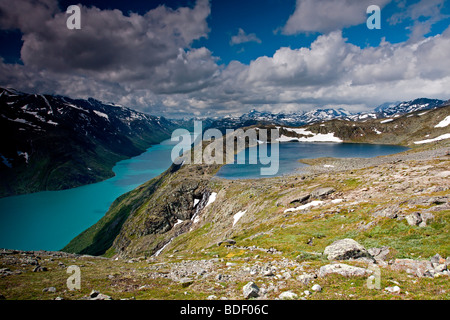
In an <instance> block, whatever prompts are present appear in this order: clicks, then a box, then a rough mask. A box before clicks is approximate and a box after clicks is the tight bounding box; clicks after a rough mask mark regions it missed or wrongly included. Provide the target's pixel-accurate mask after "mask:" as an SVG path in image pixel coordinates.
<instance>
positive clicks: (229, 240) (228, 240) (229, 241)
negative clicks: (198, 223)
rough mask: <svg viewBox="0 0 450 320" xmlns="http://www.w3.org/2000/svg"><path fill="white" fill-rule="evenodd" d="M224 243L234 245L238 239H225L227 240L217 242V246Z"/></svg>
mask: <svg viewBox="0 0 450 320" xmlns="http://www.w3.org/2000/svg"><path fill="white" fill-rule="evenodd" d="M223 243H225V244H226V245H229V246H232V245H235V244H236V241H234V240H232V239H225V240H222V241H219V242H218V243H217V246H218V247H220V246H221V245H222V244H223Z"/></svg>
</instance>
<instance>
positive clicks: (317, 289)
mask: <svg viewBox="0 0 450 320" xmlns="http://www.w3.org/2000/svg"><path fill="white" fill-rule="evenodd" d="M311 290H312V291H316V292H320V291H322V287H321V286H320V285H318V284H315V285H313V286H312V288H311Z"/></svg>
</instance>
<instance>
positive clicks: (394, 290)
mask: <svg viewBox="0 0 450 320" xmlns="http://www.w3.org/2000/svg"><path fill="white" fill-rule="evenodd" d="M384 290H385V291H387V292H389V293H400V291H401V289H400V287H399V286H393V287H386V288H384Z"/></svg>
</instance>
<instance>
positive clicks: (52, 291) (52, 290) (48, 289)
mask: <svg viewBox="0 0 450 320" xmlns="http://www.w3.org/2000/svg"><path fill="white" fill-rule="evenodd" d="M42 292H50V293H54V292H56V288H55V287H48V288H44V289H43V290H42Z"/></svg>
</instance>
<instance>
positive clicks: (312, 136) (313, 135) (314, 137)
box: [277, 128, 343, 142]
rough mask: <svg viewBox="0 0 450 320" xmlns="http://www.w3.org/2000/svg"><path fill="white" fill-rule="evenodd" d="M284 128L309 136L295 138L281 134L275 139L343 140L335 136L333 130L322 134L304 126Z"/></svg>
mask: <svg viewBox="0 0 450 320" xmlns="http://www.w3.org/2000/svg"><path fill="white" fill-rule="evenodd" d="M284 129H285V130H287V131H292V132H295V133H296V134H301V135H305V136H309V137H301V138H296V137H288V136H285V135H283V134H282V135H281V136H280V137H279V138H278V139H277V141H279V142H286V141H293V140H297V141H298V142H343V140H341V139H339V138H338V137H335V136H334V133H333V132H330V133H327V134H323V133H313V132H311V131H308V130H306V129H304V128H299V129H294V128H284Z"/></svg>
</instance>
